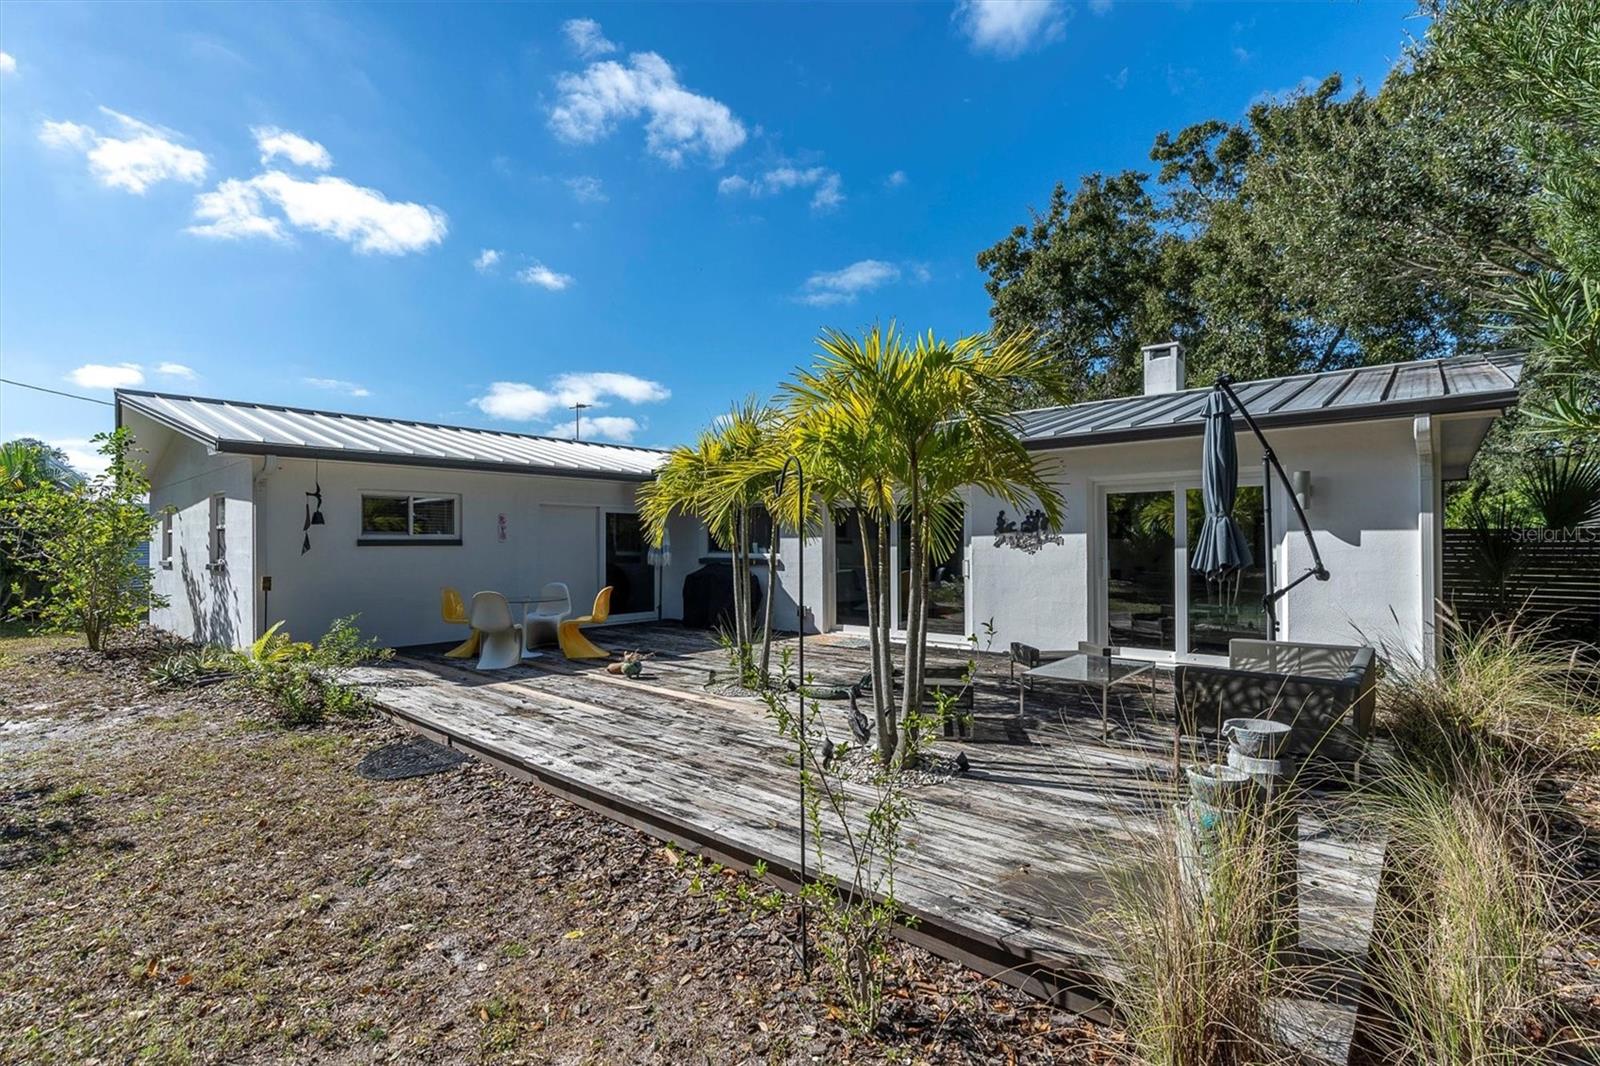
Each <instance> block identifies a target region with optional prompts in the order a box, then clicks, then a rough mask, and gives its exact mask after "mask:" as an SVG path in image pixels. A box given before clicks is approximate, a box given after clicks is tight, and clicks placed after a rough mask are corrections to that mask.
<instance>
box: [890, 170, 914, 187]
mask: <svg viewBox="0 0 1600 1066" xmlns="http://www.w3.org/2000/svg"><path fill="white" fill-rule="evenodd" d="M910 180H911V179H910V178H908V177H906V172H905V171H903V170H897V171H895V172H894V173H893V174H890V175H889V176H888V177H887V178H884V179H883V184H884V187H885V188H888V189H898V188H900V186H902V185H904V184H905V183H906V182H908V181H910Z"/></svg>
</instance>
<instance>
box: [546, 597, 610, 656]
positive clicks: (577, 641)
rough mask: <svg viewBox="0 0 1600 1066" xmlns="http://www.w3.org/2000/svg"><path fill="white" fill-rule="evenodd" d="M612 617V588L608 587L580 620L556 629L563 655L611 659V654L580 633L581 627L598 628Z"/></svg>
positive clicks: (574, 620)
mask: <svg viewBox="0 0 1600 1066" xmlns="http://www.w3.org/2000/svg"><path fill="white" fill-rule="evenodd" d="M610 617H611V586H610V585H607V586H606V587H605V588H603V589H601V590H600V594H599V595H598V596H596V597H595V598H594V607H593V609H592V610H590V611H589V613H588V614H586V615H583V616H581V617H579V618H569V619H567V620H566V621H565V622H562V623H561V624H560V625H559V626H557V627H556V640H557V641H559V642H560V644H561V653H562V654H563V655H565V656H566V657H567V658H569V659H609V658H611V653H610V652H608V651H606V650H605V649H604V648H602V647H599V646H598V645H596V644H593V643H591V642H590V640H589V638H588V637H586V636H584V635H583V634H582V633H580V632H579V631H578V630H579V627H581V626H597V625H599V624H600V623H601V622H604V621H605V620H606V619H607V618H610Z"/></svg>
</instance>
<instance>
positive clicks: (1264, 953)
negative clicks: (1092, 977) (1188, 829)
mask: <svg viewBox="0 0 1600 1066" xmlns="http://www.w3.org/2000/svg"><path fill="white" fill-rule="evenodd" d="M1264 808H1265V805H1257V806H1256V807H1255V808H1254V809H1253V810H1251V811H1250V812H1249V813H1248V814H1247V815H1246V814H1240V815H1236V816H1235V817H1232V818H1229V819H1226V820H1224V821H1221V822H1219V823H1218V824H1217V825H1216V826H1215V827H1214V828H1213V829H1212V830H1211V831H1210V832H1208V833H1206V834H1205V835H1204V839H1203V843H1202V844H1201V846H1200V848H1199V851H1198V852H1191V850H1190V849H1189V848H1188V847H1187V845H1186V844H1185V843H1184V840H1183V837H1182V834H1181V833H1180V832H1179V831H1178V830H1177V829H1176V828H1168V829H1167V830H1166V831H1164V832H1163V833H1161V834H1160V835H1159V836H1157V837H1155V838H1153V839H1151V841H1150V842H1149V844H1148V847H1147V848H1146V850H1145V853H1144V854H1143V856H1142V858H1143V859H1144V860H1145V861H1143V862H1140V863H1137V864H1136V867H1135V869H1134V870H1133V871H1131V872H1129V873H1127V874H1126V875H1124V876H1120V877H1116V878H1114V879H1113V887H1114V893H1115V894H1114V899H1113V903H1112V905H1111V906H1110V907H1109V908H1107V909H1106V910H1105V911H1103V912H1102V917H1101V920H1100V933H1101V936H1102V942H1103V944H1104V945H1105V947H1106V949H1107V950H1108V951H1109V953H1110V955H1111V957H1112V960H1113V962H1114V964H1115V970H1116V974H1117V980H1118V987H1117V988H1116V989H1115V997H1116V1001H1117V1007H1118V1011H1119V1013H1120V1014H1121V1016H1122V1020H1123V1021H1124V1023H1125V1024H1126V1026H1127V1028H1128V1033H1129V1036H1130V1038H1131V1039H1132V1041H1133V1043H1134V1046H1135V1048H1136V1049H1137V1050H1138V1052H1139V1056H1140V1058H1141V1059H1142V1060H1143V1061H1145V1062H1148V1063H1151V1064H1152V1066H1245V1064H1257V1066H1259V1064H1262V1063H1272V1062H1279V1061H1288V1060H1289V1059H1290V1054H1289V1053H1288V1052H1287V1050H1285V1049H1284V1048H1282V1047H1281V1046H1280V1045H1278V1044H1277V1043H1276V1041H1275V1040H1274V1038H1273V1033H1272V1025H1271V1015H1270V1013H1269V1004H1270V1002H1271V1000H1273V999H1274V998H1277V997H1278V996H1281V995H1283V994H1285V992H1286V991H1287V985H1288V971H1287V969H1286V968H1284V967H1283V966H1281V965H1280V964H1279V961H1278V958H1277V954H1278V948H1279V947H1280V945H1279V944H1278V943H1277V942H1276V939H1275V937H1276V935H1277V933H1276V931H1277V930H1280V929H1286V928H1287V929H1292V928H1293V925H1292V922H1289V923H1286V922H1282V921H1280V919H1283V918H1285V917H1287V916H1286V915H1285V914H1284V913H1282V912H1281V908H1283V907H1284V906H1285V904H1284V903H1283V902H1282V901H1281V900H1280V898H1279V895H1278V891H1277V890H1278V884H1277V882H1276V880H1275V878H1274V876H1273V875H1274V870H1275V864H1276V861H1277V858H1278V853H1277V851H1276V848H1275V842H1276V830H1275V829H1273V828H1272V819H1271V817H1270V815H1269V814H1267V812H1266V811H1265V809H1264Z"/></svg>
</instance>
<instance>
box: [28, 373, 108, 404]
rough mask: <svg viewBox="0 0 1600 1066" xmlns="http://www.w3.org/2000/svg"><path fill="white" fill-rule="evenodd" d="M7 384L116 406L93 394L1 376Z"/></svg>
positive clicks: (72, 398)
mask: <svg viewBox="0 0 1600 1066" xmlns="http://www.w3.org/2000/svg"><path fill="white" fill-rule="evenodd" d="M0 381H3V382H5V383H6V384H7V385H15V386H16V387H17V388H19V389H32V390H33V391H34V392H48V393H49V394H50V395H52V396H65V397H66V398H67V399H69V400H82V401H83V402H84V403H97V404H100V405H101V406H102V407H115V406H116V404H114V403H112V402H111V401H110V400H97V399H95V398H94V397H93V396H79V395H78V394H77V393H72V392H62V391H61V390H60V389H47V388H45V387H44V386H43V385H29V384H28V383H27V382H26V381H12V380H11V379H10V378H0Z"/></svg>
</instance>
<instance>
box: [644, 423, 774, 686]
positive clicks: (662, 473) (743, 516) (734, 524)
mask: <svg viewBox="0 0 1600 1066" xmlns="http://www.w3.org/2000/svg"><path fill="white" fill-rule="evenodd" d="M779 436H781V427H780V425H779V422H778V418H777V413H776V412H775V411H773V410H772V408H770V407H769V406H767V405H765V404H762V403H760V402H758V401H757V400H755V399H754V398H753V397H752V398H750V399H747V400H745V401H744V402H743V403H740V404H736V405H734V407H733V409H732V410H730V411H729V412H728V413H727V414H726V415H724V416H723V417H722V418H720V419H719V420H718V422H717V425H716V426H715V427H714V428H712V429H709V430H706V431H705V432H703V433H701V434H700V437H699V439H698V440H697V441H696V442H695V444H694V446H693V447H678V448H674V449H673V450H672V451H671V452H669V453H668V455H667V459H666V462H665V463H663V464H662V466H661V468H660V470H659V471H657V474H656V478H655V480H654V481H652V482H650V483H648V484H646V485H644V486H643V487H642V488H641V489H640V490H639V494H638V497H637V499H638V503H639V513H640V516H641V517H642V519H643V520H644V524H645V531H646V534H647V535H648V536H649V538H650V541H651V543H653V544H655V545H657V546H659V545H660V544H661V542H662V539H663V538H664V537H665V535H666V528H667V522H668V520H669V519H671V518H672V517H673V516H674V515H688V516H690V517H693V518H697V519H699V520H700V521H701V522H703V523H705V526H706V528H707V529H708V530H709V531H710V532H711V535H712V536H714V537H716V539H717V540H718V541H719V542H721V543H723V544H726V545H728V554H729V557H730V561H731V563H732V568H733V615H734V617H733V629H734V631H733V635H732V639H733V643H734V651H735V655H736V657H737V659H738V669H739V673H740V680H741V681H743V682H744V683H746V684H750V683H753V682H756V681H757V680H758V678H757V677H756V676H755V666H754V661H753V658H754V657H753V654H752V650H751V649H752V648H753V646H754V643H755V641H754V637H753V634H752V631H751V627H752V622H753V618H754V613H755V612H754V610H753V609H752V604H751V600H750V584H751V578H752V573H751V554H750V532H751V525H752V520H753V518H754V514H755V511H756V509H757V508H758V507H761V506H762V505H763V504H764V503H766V502H768V500H769V499H770V497H771V495H772V486H771V479H766V480H765V481H761V480H758V479H756V478H754V477H753V476H752V475H751V471H752V469H754V464H755V463H756V462H757V461H758V460H760V458H761V457H762V456H763V455H764V454H766V453H767V451H768V450H769V449H771V448H773V447H774V446H775V445H774V442H775V441H776V440H777V439H778V437H779ZM776 554H777V538H776V537H775V536H774V537H773V538H772V543H771V544H770V545H769V546H768V562H769V565H773V566H774V570H775V567H776ZM771 601H772V597H771V596H770V595H769V596H768V597H767V612H766V636H765V639H764V642H763V655H762V658H763V661H762V666H761V672H760V678H759V680H760V681H761V682H763V683H764V681H765V678H766V673H767V669H768V666H769V658H770V648H771V633H772V611H771Z"/></svg>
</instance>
